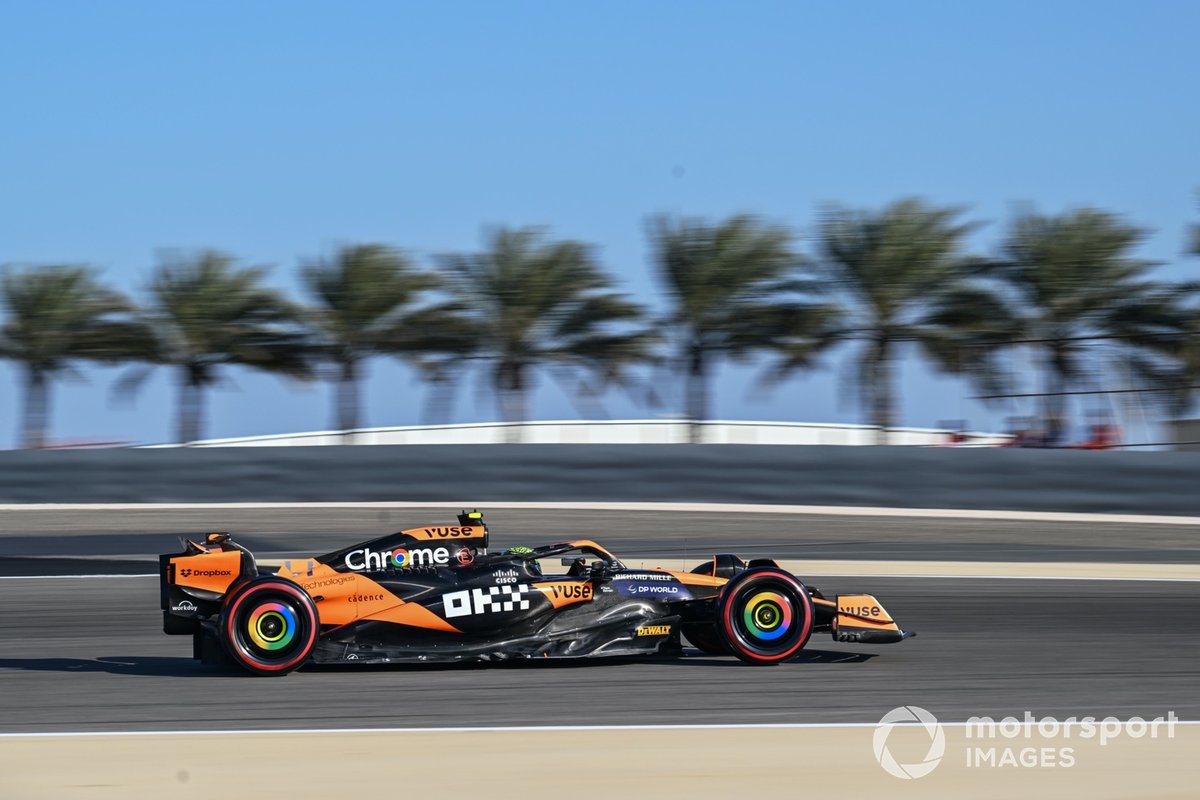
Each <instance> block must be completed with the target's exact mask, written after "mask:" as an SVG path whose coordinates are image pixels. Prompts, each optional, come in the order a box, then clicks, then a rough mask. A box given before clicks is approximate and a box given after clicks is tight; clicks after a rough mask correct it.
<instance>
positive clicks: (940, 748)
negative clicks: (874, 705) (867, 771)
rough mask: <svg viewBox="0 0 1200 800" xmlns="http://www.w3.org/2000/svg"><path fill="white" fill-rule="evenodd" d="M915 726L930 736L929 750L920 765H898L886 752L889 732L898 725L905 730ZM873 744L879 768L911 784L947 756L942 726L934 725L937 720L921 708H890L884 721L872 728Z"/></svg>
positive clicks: (890, 754) (889, 752)
mask: <svg viewBox="0 0 1200 800" xmlns="http://www.w3.org/2000/svg"><path fill="white" fill-rule="evenodd" d="M914 722H916V723H920V726H921V727H923V728H924V729H925V733H927V734H929V750H928V752H926V753H925V758H923V759H922V760H921V761H918V762H917V763H915V764H901V763H899V762H898V761H896V759H895V757H894V756H893V755H892V753H891V751H890V750H888V746H887V744H888V737H889V736H891V734H892V730H893V729H895V727H896V726H897V725H901V724H903V725H905V726H906V727H907V726H910V725H911V724H912V723H914ZM913 727H916V726H913ZM872 744H873V745H874V748H875V760H876V761H878V762H879V766H881V767H883V768H884V770H885V771H886V772H887V773H888V774H889V775H895V776H896V777H897V778H903V779H904V780H912V779H914V778H924V777H925V776H926V775H928V774H929V773H931V772H933V770H934V769H935V768H936V767H937V765H938V764H940V763H941V761H942V756H943V755H945V753H946V732H945V731H944V730H943V729H942V726H941V723H939V722H938V721H937V717H935V716H934V715H933V714H930V713H929V712H928V711H926V710H925V709H923V708H921V707H920V706H900V707H899V708H893V709H892V710H891V711H889V712H887V713H886V714H884V715H883V719H881V720H879V724H878V725H876V726H875V736H874V738H873V739H872Z"/></svg>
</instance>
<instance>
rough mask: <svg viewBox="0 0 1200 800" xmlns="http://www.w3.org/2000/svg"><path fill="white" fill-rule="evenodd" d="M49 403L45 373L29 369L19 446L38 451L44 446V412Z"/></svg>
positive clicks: (33, 368)
mask: <svg viewBox="0 0 1200 800" xmlns="http://www.w3.org/2000/svg"><path fill="white" fill-rule="evenodd" d="M49 401H50V391H49V386H48V385H47V380H46V373H44V372H42V371H41V370H40V369H37V368H36V367H30V368H29V369H28V370H27V371H26V373H25V414H24V416H23V418H22V421H21V446H22V447H24V448H26V449H28V450H38V449H40V448H42V447H45V446H46V412H47V408H48V406H49Z"/></svg>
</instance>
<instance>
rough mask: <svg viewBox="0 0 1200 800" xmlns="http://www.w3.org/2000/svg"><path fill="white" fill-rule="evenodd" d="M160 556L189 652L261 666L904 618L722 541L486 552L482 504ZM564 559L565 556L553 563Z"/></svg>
mask: <svg viewBox="0 0 1200 800" xmlns="http://www.w3.org/2000/svg"><path fill="white" fill-rule="evenodd" d="M184 545H185V548H186V549H185V550H184V552H181V553H172V554H168V555H162V556H159V573H160V579H159V584H160V600H161V606H162V610H163V630H164V631H165V632H166V633H169V634H179V635H190V636H192V638H193V656H194V657H195V658H198V659H200V660H202V661H205V662H214V661H228V660H230V659H232V661H233V662H234V663H236V664H237V665H239V666H241V667H243V668H244V669H246V670H249V671H250V672H253V673H258V674H261V675H282V674H285V673H287V672H290V671H292V670H294V669H296V668H297V667H299V666H302V665H303V664H305V663H308V662H314V663H349V662H354V663H368V662H370V663H379V662H412V661H416V662H455V661H467V660H477V661H489V660H503V659H516V658H589V657H598V656H633V655H653V654H658V655H671V656H677V655H682V653H683V648H682V647H681V644H680V636H681V635H682V636H683V637H685V638H686V639H687V641H688V642H690V643H691V644H692V645H693V646H695V647H696V648H698V649H699V650H701V651H702V652H705V653H709V654H727V653H729V654H733V655H735V656H737V657H738V658H740V659H741V660H743V661H746V662H749V663H751V664H773V663H777V662H780V661H784V660H786V659H788V658H790V657H791V656H793V655H794V654H795V653H796V652H798V651H799V650H800V649H801V648H802V647H804V645H805V644H806V643H807V642H808V639H809V636H810V635H811V634H812V633H813V631H824V632H829V633H831V634H832V635H833V638H834V639H836V640H837V641H841V642H862V643H866V644H883V643H891V642H898V641H901V640H902V639H905V638H907V637H909V636H912V635H913V634H912V633H910V632H907V631H902V630H900V628H899V627H897V625H896V623H895V622H894V621H893V620H892V618H891V617H890V616H889V615H888V613H887V612H886V611H885V610H884V609H883V606H882V605H880V604H879V602H878V601H877V600H876V599H875V598H874V597H872V596H870V595H866V594H854V595H844V594H843V595H837V596H834V597H825V596H824V595H822V594H821V593H820V592H819V591H817V590H815V589H811V588H808V587H806V586H805V585H804V584H803V583H801V582H800V580H799V579H797V578H796V577H795V576H794V575H792V574H791V573H789V572H786V571H785V570H783V569H782V568H780V567H779V566H778V565H777V564H776V563H775V562H774V561H771V560H769V559H754V560H752V561H750V562H749V563H746V562H743V561H742V560H741V559H739V558H737V557H736V556H733V555H716V556H713V558H711V559H710V560H708V561H706V562H704V563H703V564H701V565H700V566H698V567H696V568H695V569H693V570H692V571H690V572H674V571H671V570H666V569H631V568H627V567H626V566H625V565H623V564H622V563H621V562H620V561H619V560H618V559H617V558H616V556H614V555H613V554H612V553H610V552H608V551H607V550H605V549H604V548H603V547H601V546H600V545H598V544H596V543H595V542H592V541H590V540H579V541H571V542H564V543H562V544H554V545H548V546H545V547H533V548H528V547H515V548H510V549H508V550H506V551H504V552H500V553H489V552H488V528H487V525H486V524H484V522H483V515H482V514H480V513H479V512H477V511H476V512H471V513H465V512H464V513H462V514H460V515H459V516H458V524H457V525H453V526H437V527H428V528H413V529H411V530H406V531H401V532H399V533H394V534H390V535H387V536H383V537H380V538H377V539H372V540H370V541H367V542H362V543H359V544H355V545H351V546H350V547H346V548H344V549H341V550H335V551H333V552H331V553H327V554H325V555H323V556H317V557H314V558H303V559H292V560H289V561H285V562H284V563H283V565H282V566H281V567H280V568H279V569H278V571H276V572H271V571H270V570H266V569H260V568H259V567H258V565H257V564H256V563H255V560H254V556H253V555H251V554H250V552H249V551H248V550H246V549H245V548H243V547H241V546H240V545H238V544H237V543H235V542H234V541H233V540H232V539H231V538H230V535H229V534H228V533H210V534H208V536H207V537H206V538H205V540H204V542H203V543H200V542H193V541H189V540H187V539H184ZM552 560H554V561H557V562H559V563H561V565H562V567H563V569H561V570H558V571H557V572H553V573H552V572H550V571H548V570H545V569H544V567H543V564H547V563H550V562H551V561H552Z"/></svg>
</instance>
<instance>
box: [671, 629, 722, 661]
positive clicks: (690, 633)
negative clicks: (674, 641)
mask: <svg viewBox="0 0 1200 800" xmlns="http://www.w3.org/2000/svg"><path fill="white" fill-rule="evenodd" d="M680 631H681V632H682V633H683V636H684V638H685V639H687V640H688V644H690V645H691V646H692V647H694V648H696V649H697V650H699V651H700V652H701V653H706V654H708V655H710V656H727V655H729V646H728V645H726V644H725V642H724V641H723V640H722V639H721V634H720V633H718V632H717V626H716V625H714V624H712V623H711V622H685V623H683V625H681V626H680Z"/></svg>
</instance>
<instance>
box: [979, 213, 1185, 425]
mask: <svg viewBox="0 0 1200 800" xmlns="http://www.w3.org/2000/svg"><path fill="white" fill-rule="evenodd" d="M1147 233H1148V232H1147V231H1146V230H1144V229H1142V228H1138V227H1136V226H1133V225H1129V224H1127V223H1125V222H1124V221H1122V220H1121V219H1120V218H1119V217H1118V216H1116V215H1114V214H1111V213H1109V212H1106V211H1101V210H1098V209H1091V208H1084V209H1077V210H1073V211H1068V212H1066V213H1064V214H1062V215H1059V216H1045V215H1041V214H1038V213H1036V212H1033V211H1030V212H1027V213H1023V214H1021V215H1019V216H1017V217H1016V218H1015V219H1014V220H1013V221H1012V223H1011V224H1010V227H1009V230H1008V233H1007V236H1006V238H1005V240H1004V242H1003V244H1002V249H1001V257H1000V258H999V259H997V260H996V261H994V262H991V263H989V264H988V265H987V268H986V273H987V274H989V275H990V276H992V277H993V278H995V279H997V280H998V281H999V282H1000V283H1001V284H1002V286H1003V287H1004V289H1005V291H1006V292H1007V294H1008V295H1009V307H1010V309H1011V311H1010V313H1011V315H1012V318H1013V319H1014V320H1015V321H1016V324H1017V325H1018V326H1019V327H1020V329H1021V330H1023V331H1024V339H1023V340H1022V341H1021V342H1020V344H1022V345H1024V346H1028V347H1029V348H1031V349H1032V350H1033V351H1034V352H1035V353H1036V354H1037V356H1038V361H1039V363H1040V365H1041V370H1042V375H1043V387H1042V390H1041V394H1042V399H1043V409H1042V415H1043V419H1044V422H1045V424H1046V426H1047V435H1048V438H1049V439H1050V441H1051V442H1052V443H1053V442H1057V441H1058V440H1060V439H1061V437H1062V436H1063V434H1064V432H1065V431H1066V429H1067V427H1068V424H1067V423H1068V420H1067V411H1066V402H1065V400H1066V394H1065V393H1066V392H1067V391H1068V390H1069V389H1070V388H1071V387H1074V386H1078V385H1081V384H1083V383H1086V381H1087V379H1088V368H1087V364H1088V362H1089V356H1096V357H1098V358H1099V361H1098V362H1097V361H1095V360H1094V359H1093V361H1092V367H1093V369H1102V368H1105V367H1107V368H1112V367H1114V366H1122V367H1125V368H1127V369H1128V371H1129V372H1130V374H1131V375H1132V376H1133V377H1134V378H1135V379H1137V378H1139V377H1140V378H1145V379H1146V380H1147V382H1149V383H1153V384H1157V385H1158V386H1159V387H1160V388H1161V387H1164V386H1167V385H1168V384H1171V383H1174V384H1175V385H1176V387H1178V386H1179V385H1180V384H1181V383H1184V382H1185V381H1181V380H1179V378H1178V372H1177V370H1176V369H1175V365H1174V363H1173V362H1174V361H1175V359H1176V356H1177V352H1178V348H1179V344H1180V340H1181V336H1180V334H1181V333H1183V332H1184V330H1185V329H1186V327H1187V325H1188V320H1187V316H1188V315H1187V313H1186V312H1185V311H1184V309H1183V307H1182V304H1181V301H1182V300H1183V299H1184V298H1186V297H1187V296H1189V295H1190V294H1191V293H1192V292H1193V287H1190V286H1186V285H1170V284H1166V283H1162V282H1159V281H1156V280H1153V279H1152V277H1151V275H1150V272H1151V270H1152V269H1153V268H1154V266H1155V262H1153V261H1147V260H1145V259H1140V258H1135V257H1133V256H1132V255H1131V254H1130V251H1131V250H1132V249H1133V248H1134V247H1136V246H1137V245H1138V244H1139V243H1140V242H1141V241H1142V240H1143V239H1144V238H1145V236H1146V235H1147ZM1185 338H1186V337H1185ZM1097 343H1102V344H1104V345H1105V346H1104V347H1095V346H1092V345H1094V344H1097ZM1170 376H1175V377H1170Z"/></svg>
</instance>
